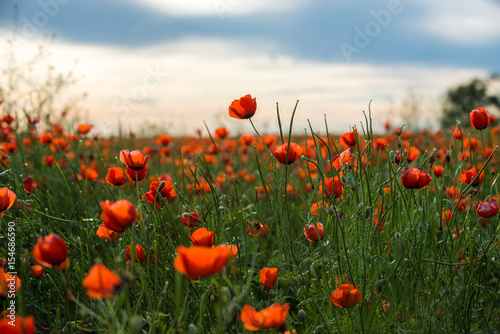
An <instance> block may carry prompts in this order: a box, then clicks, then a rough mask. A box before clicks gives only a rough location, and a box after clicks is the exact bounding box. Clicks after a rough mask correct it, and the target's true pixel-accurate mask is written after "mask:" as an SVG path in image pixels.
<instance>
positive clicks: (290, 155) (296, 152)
mask: <svg viewBox="0 0 500 334" xmlns="http://www.w3.org/2000/svg"><path fill="white" fill-rule="evenodd" d="M271 153H272V154H273V155H274V157H275V158H276V160H278V161H279V162H280V163H281V164H283V165H290V164H293V163H294V162H295V161H297V160H298V159H299V158H300V156H301V155H302V147H300V145H298V144H296V143H294V142H290V147H288V143H285V144H283V145H280V146H278V147H275V148H273V149H271Z"/></svg>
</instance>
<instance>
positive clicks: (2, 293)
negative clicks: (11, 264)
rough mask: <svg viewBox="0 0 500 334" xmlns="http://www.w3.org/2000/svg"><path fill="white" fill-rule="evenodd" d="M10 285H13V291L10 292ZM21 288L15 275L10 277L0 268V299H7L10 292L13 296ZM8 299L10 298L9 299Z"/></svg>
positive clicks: (19, 280)
mask: <svg viewBox="0 0 500 334" xmlns="http://www.w3.org/2000/svg"><path fill="white" fill-rule="evenodd" d="M12 283H14V285H13V286H14V289H13V290H12ZM20 288H21V279H20V278H19V277H17V275H11V274H8V273H6V272H5V271H4V269H3V268H2V267H0V297H7V296H8V295H9V294H10V293H11V291H12V292H14V294H16V293H17V291H19V289H20ZM9 298H10V297H9Z"/></svg>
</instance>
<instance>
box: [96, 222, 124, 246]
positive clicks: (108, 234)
mask: <svg viewBox="0 0 500 334" xmlns="http://www.w3.org/2000/svg"><path fill="white" fill-rule="evenodd" d="M95 234H96V235H97V236H98V237H99V238H101V239H104V240H107V241H109V242H113V241H115V240H118V239H120V234H118V233H117V232H115V231H113V230H110V229H109V228H107V227H106V226H104V224H101V225H100V226H99V227H98V228H97V232H96V233H95Z"/></svg>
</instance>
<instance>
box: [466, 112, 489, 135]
mask: <svg viewBox="0 0 500 334" xmlns="http://www.w3.org/2000/svg"><path fill="white" fill-rule="evenodd" d="M469 118H470V124H471V125H472V127H473V128H474V129H477V130H482V129H486V128H487V127H488V124H490V114H489V113H488V111H487V110H486V109H484V108H481V107H479V108H477V109H474V110H472V111H471V112H470V114H469Z"/></svg>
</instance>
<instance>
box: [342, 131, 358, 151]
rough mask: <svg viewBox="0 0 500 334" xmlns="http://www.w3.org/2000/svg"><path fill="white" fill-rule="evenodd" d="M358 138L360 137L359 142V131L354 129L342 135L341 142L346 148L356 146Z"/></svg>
mask: <svg viewBox="0 0 500 334" xmlns="http://www.w3.org/2000/svg"><path fill="white" fill-rule="evenodd" d="M356 137H357V138H356ZM356 139H358V142H359V136H358V131H356V130H354V131H351V132H346V133H344V134H343V135H342V136H341V137H340V139H339V143H340V145H342V146H343V147H344V148H349V147H354V146H356Z"/></svg>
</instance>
